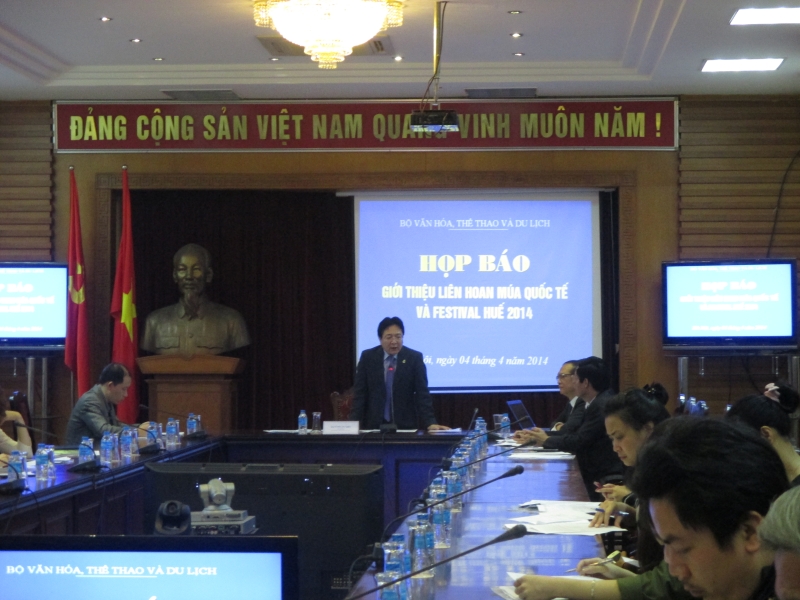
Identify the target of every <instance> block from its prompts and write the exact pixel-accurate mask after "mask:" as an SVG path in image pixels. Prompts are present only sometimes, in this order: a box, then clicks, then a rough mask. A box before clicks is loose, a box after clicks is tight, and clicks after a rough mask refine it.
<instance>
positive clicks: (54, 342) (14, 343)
mask: <svg viewBox="0 0 800 600" xmlns="http://www.w3.org/2000/svg"><path fill="white" fill-rule="evenodd" d="M0 269H48V270H59V271H61V270H63V271H64V273H65V274H66V284H67V285H66V287H65V288H64V299H65V303H64V307H65V313H64V336H63V337H47V338H45V337H3V336H0V350H48V349H52V350H61V349H63V348H64V346H65V345H66V341H67V332H68V331H69V266H68V265H66V264H65V263H56V262H19V261H9V262H0Z"/></svg>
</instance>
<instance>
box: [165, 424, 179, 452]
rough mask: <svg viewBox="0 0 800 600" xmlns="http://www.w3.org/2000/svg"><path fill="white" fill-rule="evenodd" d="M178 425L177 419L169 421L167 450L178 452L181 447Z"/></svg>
mask: <svg viewBox="0 0 800 600" xmlns="http://www.w3.org/2000/svg"><path fill="white" fill-rule="evenodd" d="M179 439H180V438H179V436H178V424H177V423H176V422H175V419H169V420H168V421H167V450H177V449H178V445H179V443H180V442H179Z"/></svg>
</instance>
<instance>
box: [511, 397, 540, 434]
mask: <svg viewBox="0 0 800 600" xmlns="http://www.w3.org/2000/svg"><path fill="white" fill-rule="evenodd" d="M506 404H507V405H508V410H509V411H510V412H511V414H512V415H514V416H513V417H512V418H511V422H512V423H514V422H516V424H517V425H518V426H519V428H520V429H531V428H532V427H536V423H534V422H533V419H532V418H531V415H530V413H529V412H528V409H527V408H525V405H524V404H523V403H522V400H508V401H507V402H506Z"/></svg>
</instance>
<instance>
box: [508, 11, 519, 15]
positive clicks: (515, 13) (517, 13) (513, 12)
mask: <svg viewBox="0 0 800 600" xmlns="http://www.w3.org/2000/svg"><path fill="white" fill-rule="evenodd" d="M508 14H510V15H521V14H522V11H521V10H510V11H508Z"/></svg>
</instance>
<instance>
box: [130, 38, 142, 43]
mask: <svg viewBox="0 0 800 600" xmlns="http://www.w3.org/2000/svg"><path fill="white" fill-rule="evenodd" d="M131 41H132V42H133V43H134V44H138V43H139V42H141V41H142V40H140V39H139V38H133V39H132V40H131Z"/></svg>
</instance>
